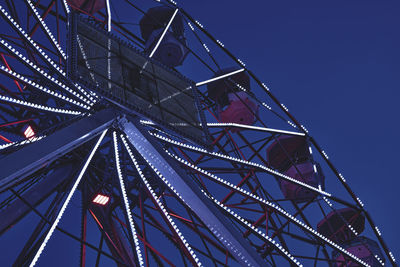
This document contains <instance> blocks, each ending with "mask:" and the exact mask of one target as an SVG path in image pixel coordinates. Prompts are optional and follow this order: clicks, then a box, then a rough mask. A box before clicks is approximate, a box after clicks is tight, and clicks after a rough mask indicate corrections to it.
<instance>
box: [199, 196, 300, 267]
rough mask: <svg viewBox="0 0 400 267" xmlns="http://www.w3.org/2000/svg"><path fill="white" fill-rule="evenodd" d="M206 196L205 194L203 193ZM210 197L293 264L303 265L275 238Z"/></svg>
mask: <svg viewBox="0 0 400 267" xmlns="http://www.w3.org/2000/svg"><path fill="white" fill-rule="evenodd" d="M203 193H204V194H205V192H204V191H203ZM205 195H206V196H207V194H205ZM208 197H210V198H211V199H212V200H213V201H214V202H215V203H216V204H217V205H218V206H220V207H221V208H223V209H224V210H226V211H227V212H228V213H229V214H231V215H232V216H233V217H235V218H236V219H238V220H240V221H241V222H242V224H244V225H246V226H247V227H248V228H250V230H251V231H253V232H255V233H256V234H258V235H259V236H261V237H262V238H263V239H264V240H266V241H268V242H269V243H270V244H272V245H273V246H274V247H276V248H277V249H279V250H280V251H281V252H282V253H284V254H285V255H286V256H287V257H288V258H289V259H290V260H291V261H292V262H293V263H294V264H295V265H297V266H303V264H301V263H300V262H299V261H298V260H297V259H296V258H295V257H293V256H292V255H291V254H290V253H289V252H288V251H287V250H286V249H285V248H283V247H282V246H281V245H280V244H279V243H277V242H276V241H275V240H273V239H272V238H270V237H269V236H267V235H266V234H264V233H263V232H261V231H260V230H259V229H257V228H255V227H254V226H253V225H252V224H251V223H250V222H248V221H247V220H245V219H243V218H242V217H241V216H240V215H238V214H237V213H235V212H234V211H232V210H231V209H230V208H228V207H226V206H225V205H224V204H222V203H221V202H219V201H218V200H216V199H215V198H213V197H212V196H208Z"/></svg>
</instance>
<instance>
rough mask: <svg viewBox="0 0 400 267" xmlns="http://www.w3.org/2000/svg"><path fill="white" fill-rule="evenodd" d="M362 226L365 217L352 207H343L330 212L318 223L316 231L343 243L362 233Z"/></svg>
mask: <svg viewBox="0 0 400 267" xmlns="http://www.w3.org/2000/svg"><path fill="white" fill-rule="evenodd" d="M348 225H350V226H351V228H352V229H353V230H354V231H352V230H351V229H350V227H349V226H348ZM364 226H365V218H364V216H363V215H362V214H361V213H360V212H359V211H357V210H355V209H352V208H343V209H339V210H334V211H332V212H330V213H329V214H328V215H327V216H326V217H325V218H324V219H323V220H322V221H321V222H319V223H318V225H317V231H318V232H319V233H320V234H322V235H324V236H326V237H327V238H329V239H330V240H332V241H333V242H335V243H343V242H347V241H350V240H352V239H354V238H355V237H356V236H357V235H358V234H360V233H362V232H363V231H364ZM356 233H357V235H356Z"/></svg>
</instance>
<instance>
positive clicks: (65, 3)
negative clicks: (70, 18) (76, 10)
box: [62, 0, 71, 14]
mask: <svg viewBox="0 0 400 267" xmlns="http://www.w3.org/2000/svg"><path fill="white" fill-rule="evenodd" d="M62 2H63V4H64V8H65V12H67V14H69V13H70V12H71V11H70V9H69V6H68V3H67V0H63V1H62Z"/></svg>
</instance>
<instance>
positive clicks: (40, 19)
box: [26, 0, 67, 60]
mask: <svg viewBox="0 0 400 267" xmlns="http://www.w3.org/2000/svg"><path fill="white" fill-rule="evenodd" d="M26 2H27V3H28V4H29V6H30V8H31V9H32V11H33V13H34V14H35V16H36V18H37V19H38V21H39V22H40V24H41V25H42V27H43V28H44V29H45V30H46V32H47V34H48V36H49V37H50V39H51V41H52V42H53V44H54V45H55V47H56V48H57V50H58V52H60V54H61V55H62V57H63V58H64V60H66V59H67V56H66V55H65V53H64V51H63V50H62V48H61V46H60V45H59V44H58V42H57V41H56V39H55V38H54V36H53V34H52V33H51V31H50V29H49V27H47V25H46V23H45V22H44V20H42V18H41V17H40V14H39V12H38V11H37V9H36V8H35V6H34V5H33V4H32V2H31V1H30V0H26Z"/></svg>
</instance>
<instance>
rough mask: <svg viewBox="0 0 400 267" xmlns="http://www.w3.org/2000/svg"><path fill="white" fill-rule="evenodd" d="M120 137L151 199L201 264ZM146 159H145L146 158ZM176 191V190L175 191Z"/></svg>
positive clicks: (123, 139)
mask: <svg viewBox="0 0 400 267" xmlns="http://www.w3.org/2000/svg"><path fill="white" fill-rule="evenodd" d="M121 139H122V141H123V143H124V145H125V148H126V150H127V151H128V154H129V156H130V158H131V160H132V162H133V164H134V165H135V167H136V170H137V171H138V173H139V175H140V177H141V178H142V181H143V183H144V184H145V185H146V187H147V189H148V191H149V192H150V194H151V195H152V197H153V199H154V200H155V201H156V203H157V205H158V207H159V208H160V210H161V211H162V212H163V213H164V215H165V217H166V218H167V220H168V222H169V224H170V225H171V226H172V227H173V229H174V230H175V232H176V234H177V235H178V237H179V238H180V240H181V241H182V243H183V244H184V246H185V247H186V249H187V250H188V251H189V253H190V255H191V256H192V258H193V260H194V261H195V262H196V264H197V266H202V264H201V262H200V261H199V259H198V257H197V256H196V254H195V253H194V251H193V250H192V248H191V247H190V245H189V243H188V242H187V241H186V239H185V237H184V236H183V235H182V233H181V231H180V230H179V228H178V227H177V226H176V224H175V222H174V221H173V220H172V218H171V216H170V215H169V213H168V211H167V210H166V209H165V208H164V205H163V204H162V202H161V201H160V200H159V198H158V197H157V195H156V194H155V192H154V190H153V188H152V187H151V185H150V184H149V182H148V181H147V179H146V177H145V176H144V174H143V172H142V170H141V169H140V166H139V164H138V163H137V161H136V158H135V157H134V155H133V153H132V151H131V149H130V147H129V145H128V143H127V141H126V139H125V137H124V136H123V135H121ZM146 161H147V160H146ZM147 163H148V164H149V166H150V167H151V168H152V169H153V170H154V171H155V172H156V173H157V175H158V176H159V177H160V178H161V173H160V172H159V171H158V170H157V169H156V168H155V167H154V166H153V165H151V164H150V162H148V161H147ZM175 192H176V191H175Z"/></svg>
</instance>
